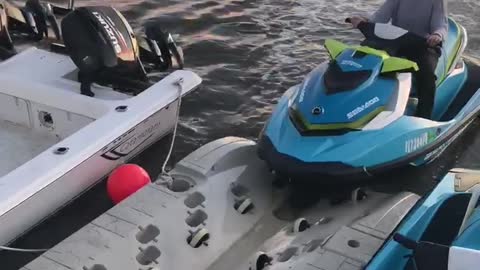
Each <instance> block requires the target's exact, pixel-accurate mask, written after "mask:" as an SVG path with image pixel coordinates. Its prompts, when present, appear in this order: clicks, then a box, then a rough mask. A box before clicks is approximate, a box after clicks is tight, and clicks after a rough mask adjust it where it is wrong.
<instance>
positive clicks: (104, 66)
mask: <svg viewBox="0 0 480 270" xmlns="http://www.w3.org/2000/svg"><path fill="white" fill-rule="evenodd" d="M62 33H63V39H64V43H65V46H66V49H67V52H68V53H69V55H70V57H71V58H72V60H73V62H74V63H75V64H76V65H77V67H78V68H79V75H78V76H79V77H78V79H79V81H80V82H81V84H82V85H81V92H82V94H84V95H88V96H93V95H94V93H93V92H92V91H91V88H90V86H91V84H92V83H93V82H95V81H97V80H98V79H102V80H107V81H108V80H111V81H114V80H117V79H118V80H121V79H122V77H123V78H124V77H131V78H132V79H134V80H135V79H136V80H143V81H145V80H147V74H146V71H145V69H144V67H143V65H142V63H141V61H140V58H139V46H138V43H137V39H136V37H135V34H134V33H133V31H132V29H131V27H130V25H129V24H128V23H127V21H126V20H125V18H124V17H123V16H122V15H121V14H120V13H119V12H118V11H117V10H115V9H114V8H112V7H105V6H95V7H80V8H77V9H75V10H74V11H72V12H70V13H69V14H68V15H67V16H66V17H65V18H64V19H63V21H62Z"/></svg>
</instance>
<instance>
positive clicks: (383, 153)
mask: <svg viewBox="0 0 480 270" xmlns="http://www.w3.org/2000/svg"><path fill="white" fill-rule="evenodd" d="M359 30H360V31H361V32H362V33H363V34H364V36H365V41H364V42H363V43H362V45H360V46H349V45H346V44H344V43H341V42H338V41H335V40H326V42H325V47H326V49H327V51H328V53H329V55H330V59H329V60H328V61H326V62H324V63H322V64H321V65H319V66H318V67H317V68H315V69H314V70H313V71H311V72H310V74H308V76H306V78H305V79H304V81H303V82H302V83H301V84H299V85H296V86H294V87H292V88H290V89H289V90H288V91H287V92H286V93H285V94H284V95H283V96H282V98H281V99H280V100H279V102H278V104H277V106H276V108H275V110H274V111H273V114H272V116H271V118H270V119H269V121H268V122H267V123H266V125H265V127H264V129H263V130H262V131H261V133H260V137H259V143H258V146H259V148H258V151H259V156H260V158H262V159H263V160H265V161H266V162H267V164H268V165H269V167H270V168H271V169H272V170H273V171H275V172H276V173H277V174H280V175H283V176H288V177H289V178H294V177H295V176H308V177H310V176H323V175H330V176H336V177H340V178H349V179H351V178H358V177H364V176H373V175H375V174H378V173H380V172H384V171H388V170H390V169H393V168H396V167H401V166H406V165H414V166H419V165H422V164H426V163H428V162H431V161H433V160H434V159H435V158H437V157H438V156H439V155H440V154H441V153H442V152H443V151H444V150H445V149H446V148H447V146H448V145H450V144H451V143H452V142H453V141H454V140H455V139H456V138H457V137H458V136H459V135H460V134H462V132H463V131H464V130H465V129H466V128H467V127H468V126H469V124H470V123H471V122H472V121H473V120H474V118H475V117H476V116H477V114H478V113H479V110H480V91H478V90H479V88H480V68H479V67H478V66H477V65H474V64H473V62H469V61H466V60H464V58H463V57H462V54H463V51H464V49H465V47H466V46H467V33H466V30H465V29H464V28H463V27H462V26H461V25H459V24H458V23H457V22H455V21H454V20H453V19H449V30H448V37H447V38H446V41H445V42H444V43H443V46H442V47H441V49H440V50H441V57H440V59H439V62H438V65H437V69H436V78H437V90H436V95H435V104H434V109H433V113H432V118H431V119H424V118H419V117H415V116H414V115H413V113H412V112H414V111H415V109H416V103H417V102H418V99H417V97H416V84H415V80H414V76H412V75H413V73H412V72H414V71H417V70H418V66H417V64H416V63H414V62H412V61H409V60H407V59H404V58H399V57H394V56H392V55H395V52H396V51H398V49H399V48H402V46H413V48H417V47H418V48H420V47H421V46H428V45H427V42H426V39H425V38H423V37H420V36H417V35H415V34H413V33H411V32H408V31H406V30H404V29H401V28H398V27H396V26H393V25H391V24H374V23H362V24H361V25H360V26H359ZM437 49H439V48H437Z"/></svg>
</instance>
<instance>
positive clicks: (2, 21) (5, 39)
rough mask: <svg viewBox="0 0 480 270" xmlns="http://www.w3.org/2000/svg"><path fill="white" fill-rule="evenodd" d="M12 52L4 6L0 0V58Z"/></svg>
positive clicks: (8, 55) (6, 56)
mask: <svg viewBox="0 0 480 270" xmlns="http://www.w3.org/2000/svg"><path fill="white" fill-rule="evenodd" d="M12 54H14V47H13V42H12V38H11V37H10V33H9V32H8V16H7V12H6V7H5V6H4V5H3V4H2V3H1V2H0V59H4V58H8V57H10V56H11V55H12Z"/></svg>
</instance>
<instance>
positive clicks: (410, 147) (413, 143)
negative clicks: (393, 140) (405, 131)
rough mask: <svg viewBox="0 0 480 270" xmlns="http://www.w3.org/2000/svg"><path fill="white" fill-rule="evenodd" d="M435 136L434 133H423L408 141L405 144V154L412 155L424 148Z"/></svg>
mask: <svg viewBox="0 0 480 270" xmlns="http://www.w3.org/2000/svg"><path fill="white" fill-rule="evenodd" d="M436 137H437V134H436V133H435V132H432V131H429V132H425V133H423V134H422V135H420V136H418V137H415V138H413V139H409V140H407V141H406V142H405V152H406V153H412V152H415V151H417V150H418V149H420V148H422V147H424V146H425V145H427V144H429V143H431V142H432V141H433V140H435V138H436Z"/></svg>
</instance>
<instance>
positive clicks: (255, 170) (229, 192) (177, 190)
mask: <svg viewBox="0 0 480 270" xmlns="http://www.w3.org/2000/svg"><path fill="white" fill-rule="evenodd" d="M170 175H171V176H172V177H173V179H174V180H173V181H171V179H167V178H164V177H160V178H159V179H157V181H155V182H154V183H152V184H150V185H148V186H146V187H144V188H143V189H141V190H140V191H138V192H137V193H135V194H133V195H132V196H130V197H129V198H127V199H126V200H124V201H122V202H121V203H120V204H118V205H116V206H115V207H113V208H111V209H110V210H109V211H107V212H106V213H104V214H103V215H101V216H100V217H98V218H97V219H95V220H93V221H92V222H91V223H90V224H88V225H86V226H85V227H84V228H82V229H80V230H79V231H78V232H76V233H74V234H73V235H71V236H70V237H68V238H67V239H65V240H64V241H63V242H61V243H59V244H58V245H56V246H55V247H53V248H52V249H50V250H49V251H47V252H45V253H43V254H42V255H41V256H40V257H38V258H37V259H36V260H34V261H32V262H31V263H29V264H28V265H26V266H24V267H23V268H22V270H45V269H48V270H72V269H75V270H137V269H142V270H161V269H162V270H163V269H165V270H190V269H198V270H207V269H208V270H227V269H228V270H236V269H238V270H240V269H243V270H249V269H250V270H261V269H265V270H266V269H269V270H270V269H272V270H273V269H298V270H300V269H303V270H318V269H325V270H327V269H338V270H340V269H341V270H353V269H361V268H362V267H363V266H364V265H365V264H366V263H368V261H369V260H370V258H371V257H372V256H373V255H374V254H375V252H376V251H377V250H378V249H379V248H380V246H381V245H382V243H383V240H384V239H386V238H387V237H388V236H389V235H390V233H391V232H392V231H393V230H394V228H395V227H396V226H397V224H398V223H399V222H400V220H401V219H402V218H403V217H404V216H405V214H406V213H407V212H408V211H409V209H410V208H411V207H412V206H413V205H414V204H415V203H416V202H417V200H418V199H419V196H417V195H415V194H412V193H401V194H397V195H390V194H382V193H375V192H368V193H367V194H368V197H367V198H365V199H362V200H360V199H357V198H353V199H352V200H347V202H344V203H341V204H339V205H335V206H332V205H331V204H330V203H329V202H327V201H326V200H325V201H321V202H319V203H318V204H317V205H315V206H313V207H311V208H308V209H305V210H303V211H300V210H296V211H294V210H293V209H292V208H290V207H289V206H288V203H286V198H287V197H288V193H289V190H288V188H277V187H275V186H274V185H273V184H272V183H273V181H274V177H273V175H272V174H271V173H270V172H269V170H268V169H267V168H266V167H265V165H264V163H263V162H262V161H260V160H258V159H257V158H256V145H255V143H254V142H252V141H249V140H246V139H242V138H236V137H228V138H223V139H220V140H217V141H214V142H212V143H209V144H207V145H205V146H203V147H201V148H199V149H198V150H197V151H195V152H193V153H191V154H190V155H189V156H187V157H186V158H184V159H183V160H182V161H180V162H179V163H178V164H177V165H176V166H175V168H174V169H173V170H172V171H171V172H170Z"/></svg>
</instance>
